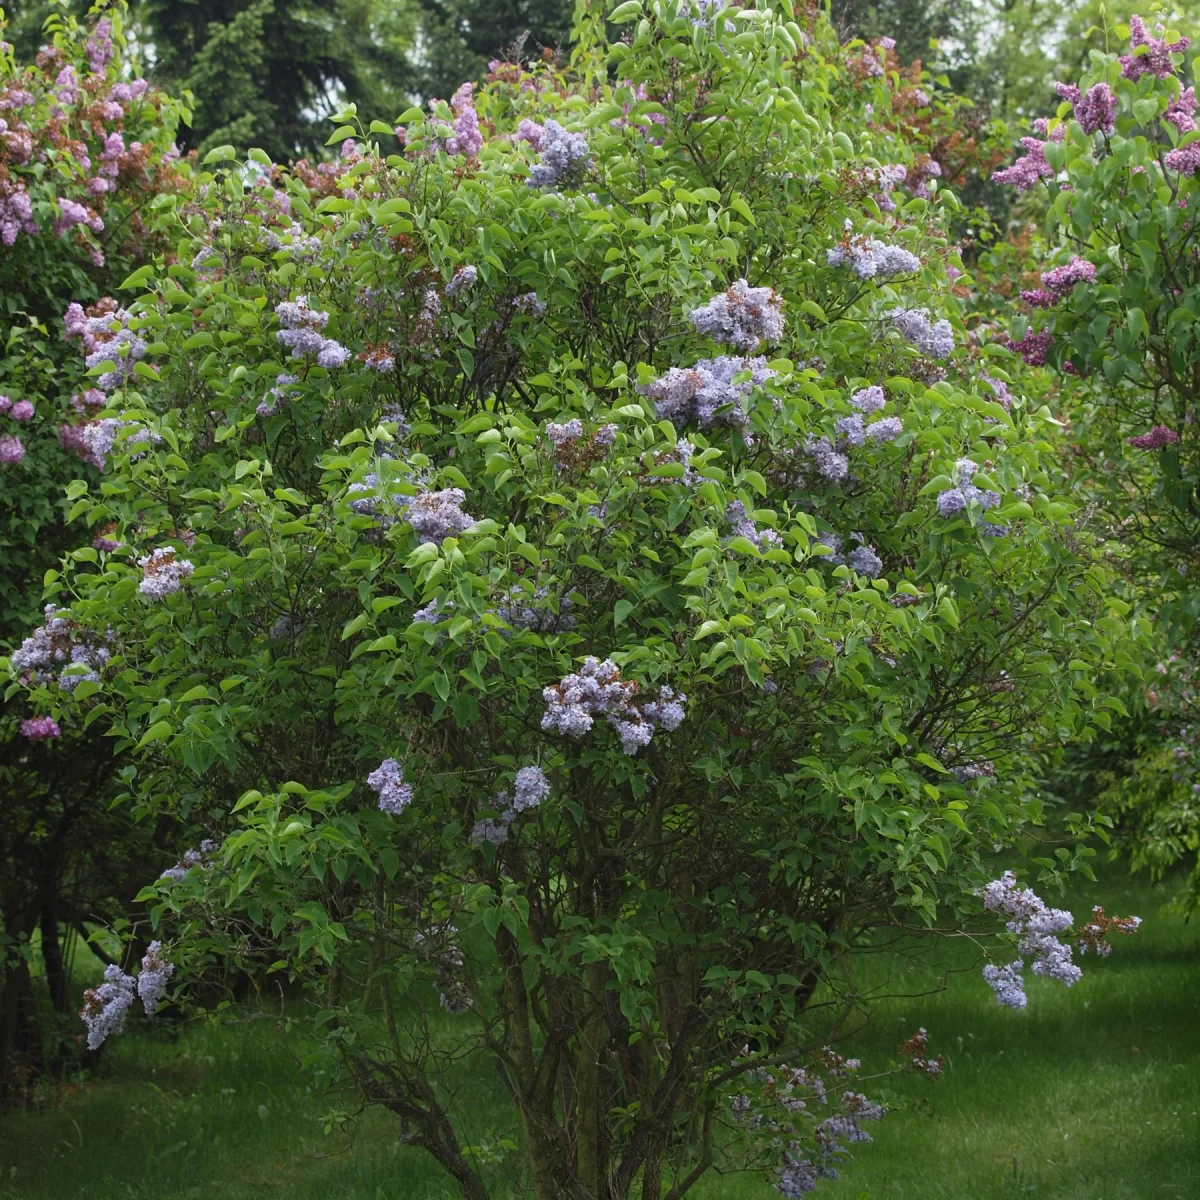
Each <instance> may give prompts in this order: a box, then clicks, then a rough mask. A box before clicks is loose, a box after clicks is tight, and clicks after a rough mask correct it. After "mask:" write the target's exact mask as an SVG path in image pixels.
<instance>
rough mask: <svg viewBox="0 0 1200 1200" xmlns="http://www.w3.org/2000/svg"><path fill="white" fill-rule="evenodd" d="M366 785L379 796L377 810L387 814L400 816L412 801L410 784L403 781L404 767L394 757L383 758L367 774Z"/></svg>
mask: <svg viewBox="0 0 1200 1200" xmlns="http://www.w3.org/2000/svg"><path fill="white" fill-rule="evenodd" d="M367 786H368V787H369V788H370V789H371V790H372V791H373V792H375V793H377V794H378V796H379V811H380V812H385V813H387V814H388V815H389V816H393V817H398V816H400V814H401V813H402V812H404V810H405V809H406V808H407V807H408V806H409V805H410V804H411V803H412V798H413V789H412V784H411V783H405V782H404V768H403V767H402V766H401V765H400V764H399V763H398V762H397V761H396V760H395V759H394V758H385V759H384V760H383V762H381V763H380V764H379V766H378V767H376V768H375V770H374V771H372V772H371V773H370V775H368V776H367Z"/></svg>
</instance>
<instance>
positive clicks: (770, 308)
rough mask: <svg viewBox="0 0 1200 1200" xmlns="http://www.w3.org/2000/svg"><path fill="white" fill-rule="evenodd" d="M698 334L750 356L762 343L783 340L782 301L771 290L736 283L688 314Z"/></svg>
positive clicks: (739, 281)
mask: <svg viewBox="0 0 1200 1200" xmlns="http://www.w3.org/2000/svg"><path fill="white" fill-rule="evenodd" d="M688 319H689V320H690V321H691V322H692V325H693V326H694V327H695V329H696V332H697V333H702V334H706V335H707V336H708V337H711V338H712V339H713V340H714V341H717V342H722V343H724V344H725V345H729V346H732V347H733V348H734V349H735V350H741V351H743V352H744V353H751V352H753V351H755V350H757V349H758V348H759V346H760V345H762V343H763V342H766V343H768V344H773V343H775V342H778V341H779V339H780V338H781V337H783V298H782V297H781V296H779V295H778V294H777V293H776V292H775V291H774V289H773V288H769V287H758V288H753V287H751V286H750V285H749V284H748V283H747V282H746V280H744V279H739V280H738V281H737V282H736V283H734V284H733V286H732V287H729V288H727V289H726V290H725V291H723V292H720V293H718V294H717V295H716V296H714V297H713V298H712V299H711V300H710V301H709V302H708V303H707V304H705V305H703V306H701V307H700V308H694V309H692V311H691V312H690V313H689V314H688Z"/></svg>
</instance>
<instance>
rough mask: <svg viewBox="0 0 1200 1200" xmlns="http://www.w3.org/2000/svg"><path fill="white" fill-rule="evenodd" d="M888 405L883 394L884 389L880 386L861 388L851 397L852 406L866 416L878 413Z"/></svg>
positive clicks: (873, 385)
mask: <svg viewBox="0 0 1200 1200" xmlns="http://www.w3.org/2000/svg"><path fill="white" fill-rule="evenodd" d="M886 403H887V397H886V396H885V395H884V393H883V388H881V387H880V386H879V385H878V384H872V386H871V387H865V388H861V389H860V390H859V391H857V392H855V393H854V395H853V396H851V397H850V404H851V406H852V407H854V408H857V409H858V411H859V412H861V413H863V414H864V415H866V416H870V415H871V413H875V412H878V411H879V410H880V409H881V408H882V407H883V406H884V405H885V404H886Z"/></svg>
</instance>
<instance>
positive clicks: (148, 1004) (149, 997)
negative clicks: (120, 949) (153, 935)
mask: <svg viewBox="0 0 1200 1200" xmlns="http://www.w3.org/2000/svg"><path fill="white" fill-rule="evenodd" d="M174 974H175V964H174V963H173V962H170V961H168V959H167V957H166V955H165V954H164V953H163V946H162V942H151V943H150V945H149V946H148V947H147V948H146V953H145V956H144V957H143V958H142V969H141V971H140V972H139V974H138V979H137V992H138V997H139V998H140V999H141V1002H142V1007H143V1008H144V1009H145V1010H146V1016H150V1015H151V1014H152V1013H153V1012H154V1010H155V1009H156V1008H158V1006H159V1004H160V1003H161V1001H162V999H163V997H164V996H165V995H166V994H167V982H168V980H169V979H170V978H171V976H172V975H174Z"/></svg>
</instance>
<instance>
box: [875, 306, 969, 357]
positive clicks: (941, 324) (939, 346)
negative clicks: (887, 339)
mask: <svg viewBox="0 0 1200 1200" xmlns="http://www.w3.org/2000/svg"><path fill="white" fill-rule="evenodd" d="M885 315H886V316H887V317H888V318H889V319H890V320H891V322H892V324H893V325H894V326H895V327H896V329H898V330H899V331H900V333H901V334H902V335H903V336H904V338H905V340H906V341H908V342H909V343H910V344H911V345H913V346H916V348H917V349H918V350H920V352H921V353H922V354H924V355H926V356H927V357H928V358H949V357H950V355H951V354H952V353H953V352H954V330H953V329H952V328H951V327H950V322H949V321H947V320H946V319H945V318H944V317H943V318H942V319H941V320H940V321H935V322H932V323H931V322H930V320H929V310H928V309H927V308H893V309H892V310H891V311H890V312H888V313H887V314H885Z"/></svg>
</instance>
